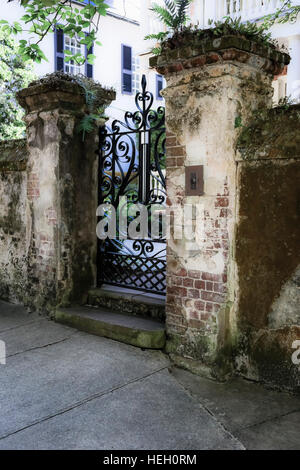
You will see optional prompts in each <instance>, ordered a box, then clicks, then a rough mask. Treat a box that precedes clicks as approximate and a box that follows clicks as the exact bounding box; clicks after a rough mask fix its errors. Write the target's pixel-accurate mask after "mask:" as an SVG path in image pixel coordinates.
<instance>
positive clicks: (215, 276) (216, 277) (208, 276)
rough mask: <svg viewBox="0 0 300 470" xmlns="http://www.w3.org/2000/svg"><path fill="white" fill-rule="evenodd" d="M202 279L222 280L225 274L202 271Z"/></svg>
mask: <svg viewBox="0 0 300 470" xmlns="http://www.w3.org/2000/svg"><path fill="white" fill-rule="evenodd" d="M202 279H203V280H204V281H214V282H222V281H223V274H211V273H202Z"/></svg>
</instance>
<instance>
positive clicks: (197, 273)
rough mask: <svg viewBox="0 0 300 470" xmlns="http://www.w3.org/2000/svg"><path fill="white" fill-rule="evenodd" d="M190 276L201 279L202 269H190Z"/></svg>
mask: <svg viewBox="0 0 300 470" xmlns="http://www.w3.org/2000/svg"><path fill="white" fill-rule="evenodd" d="M188 276H189V277H192V278H193V279H200V278H201V272H200V271H189V272H188Z"/></svg>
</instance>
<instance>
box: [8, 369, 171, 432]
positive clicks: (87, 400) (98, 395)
mask: <svg viewBox="0 0 300 470" xmlns="http://www.w3.org/2000/svg"><path fill="white" fill-rule="evenodd" d="M168 367H169V366H164V367H161V368H160V369H157V370H155V371H152V372H149V373H148V374H145V375H143V376H140V377H136V378H134V379H132V380H129V381H128V382H126V383H125V384H119V385H116V386H115V387H112V388H110V389H107V390H103V391H101V392H98V393H95V394H93V395H90V396H89V397H87V398H84V399H82V400H80V401H78V402H75V403H73V404H72V405H70V406H68V407H66V408H63V409H61V410H59V411H57V412H56V413H53V414H50V415H48V416H45V417H44V418H41V419H39V420H36V421H33V422H32V423H30V424H28V425H26V426H23V427H22V428H19V429H17V430H15V431H12V432H9V433H7V434H3V435H2V436H0V440H3V439H6V438H8V437H10V436H13V435H15V434H18V433H19V432H21V431H25V430H26V429H29V428H31V427H33V426H37V425H38V424H41V423H44V422H45V421H49V420H50V419H53V418H55V417H56V416H60V415H63V414H65V413H68V412H69V411H72V410H74V409H76V408H79V407H80V406H82V405H85V404H86V403H90V402H92V401H94V400H96V399H98V398H101V397H103V396H105V395H108V394H110V393H114V392H116V391H117V390H120V389H122V388H125V387H127V386H128V385H131V384H134V383H137V382H140V381H141V380H144V379H146V378H148V377H151V376H153V375H155V374H157V373H159V372H162V371H163V370H166V369H168Z"/></svg>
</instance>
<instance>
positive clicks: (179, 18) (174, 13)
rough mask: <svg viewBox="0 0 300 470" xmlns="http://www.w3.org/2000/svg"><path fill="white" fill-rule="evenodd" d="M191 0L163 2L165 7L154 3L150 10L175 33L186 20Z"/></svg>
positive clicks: (167, 0) (165, 0) (168, 0)
mask: <svg viewBox="0 0 300 470" xmlns="http://www.w3.org/2000/svg"><path fill="white" fill-rule="evenodd" d="M192 1H193V0H175V1H172V0H164V2H165V7H162V6H160V5H158V4H157V3H154V4H153V6H152V8H151V10H152V11H154V12H155V13H156V14H157V17H158V19H159V20H160V21H162V22H163V23H164V24H165V25H166V26H168V28H170V29H171V30H172V31H177V30H178V29H179V28H180V27H182V26H184V25H185V24H186V22H187V20H188V15H187V12H188V8H189V6H190V4H191V2H192Z"/></svg>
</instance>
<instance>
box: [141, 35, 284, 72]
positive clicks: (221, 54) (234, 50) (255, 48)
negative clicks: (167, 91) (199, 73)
mask: <svg viewBox="0 0 300 470" xmlns="http://www.w3.org/2000/svg"><path fill="white" fill-rule="evenodd" d="M290 60H291V59H290V56H289V55H288V54H286V53H284V52H280V51H278V50H276V49H275V48H274V47H271V45H270V46H266V45H263V44H259V43H257V42H255V41H250V40H248V39H245V38H242V37H238V36H233V35H226V36H222V37H217V38H215V39H205V40H204V39H201V40H200V39H198V38H197V37H194V38H193V39H192V40H191V38H190V37H189V38H187V40H186V43H184V41H182V45H180V46H179V47H177V48H175V49H167V48H165V49H163V51H162V53H161V54H160V55H159V56H154V57H151V58H150V67H153V68H156V70H157V71H158V73H160V74H162V75H171V74H173V73H177V72H182V71H184V70H191V69H195V68H199V67H200V68H201V67H204V66H206V65H211V64H222V63H223V64H224V63H226V62H238V63H242V64H248V65H249V66H251V67H254V68H256V69H258V70H260V71H262V72H265V73H266V74H271V75H279V74H280V73H281V72H282V71H283V69H284V67H285V66H286V65H288V64H289V63H290Z"/></svg>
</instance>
